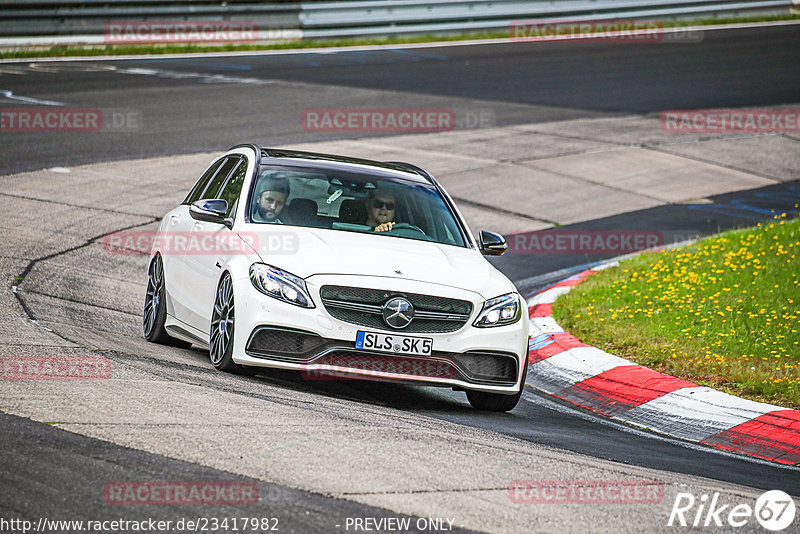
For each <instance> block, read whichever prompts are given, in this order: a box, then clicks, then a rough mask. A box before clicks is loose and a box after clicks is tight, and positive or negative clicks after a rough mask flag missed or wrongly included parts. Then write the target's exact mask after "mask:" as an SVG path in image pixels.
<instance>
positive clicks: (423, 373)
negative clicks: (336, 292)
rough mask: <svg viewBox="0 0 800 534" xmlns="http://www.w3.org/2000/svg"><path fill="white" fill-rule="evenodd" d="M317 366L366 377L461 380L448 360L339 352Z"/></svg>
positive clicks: (322, 358) (321, 358)
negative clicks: (380, 375)
mask: <svg viewBox="0 0 800 534" xmlns="http://www.w3.org/2000/svg"><path fill="white" fill-rule="evenodd" d="M314 363H315V364H322V365H331V366H336V367H343V368H345V369H353V370H358V371H362V372H364V374H366V375H371V374H373V375H374V374H377V373H389V374H395V375H408V376H418V377H423V378H445V379H455V378H461V377H460V376H459V373H458V370H457V369H456V367H455V366H454V365H453V364H452V363H451V362H449V361H447V360H439V359H432V358H418V357H414V356H396V355H391V356H389V355H387V356H382V355H379V354H371V353H363V352H357V351H349V350H337V351H334V352H331V353H329V354H326V355H324V356H321V357H319V358H317V359H316V360H314Z"/></svg>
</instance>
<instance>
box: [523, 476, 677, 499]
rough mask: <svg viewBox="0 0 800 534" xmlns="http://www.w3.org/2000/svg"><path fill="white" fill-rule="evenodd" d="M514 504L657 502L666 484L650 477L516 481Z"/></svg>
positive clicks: (661, 496) (662, 497)
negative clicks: (640, 478)
mask: <svg viewBox="0 0 800 534" xmlns="http://www.w3.org/2000/svg"><path fill="white" fill-rule="evenodd" d="M508 498H509V499H510V500H511V502H513V503H514V504H656V503H659V502H661V501H662V500H663V499H664V485H663V484H662V483H661V482H655V481H651V480H515V481H514V482H512V483H511V484H510V485H509V486H508Z"/></svg>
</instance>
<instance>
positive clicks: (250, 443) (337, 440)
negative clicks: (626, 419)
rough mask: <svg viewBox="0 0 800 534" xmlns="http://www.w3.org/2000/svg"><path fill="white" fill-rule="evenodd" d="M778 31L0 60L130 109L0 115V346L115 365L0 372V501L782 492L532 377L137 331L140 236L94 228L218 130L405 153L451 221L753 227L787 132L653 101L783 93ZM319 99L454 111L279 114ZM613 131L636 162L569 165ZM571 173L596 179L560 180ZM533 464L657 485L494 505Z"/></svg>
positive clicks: (542, 264)
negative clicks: (358, 127)
mask: <svg viewBox="0 0 800 534" xmlns="http://www.w3.org/2000/svg"><path fill="white" fill-rule="evenodd" d="M797 50H800V26H798V25H785V26H776V27H769V28H753V29H731V30H724V31H710V32H706V33H705V34H704V35H703V39H702V40H701V41H700V42H693V43H685V44H681V43H669V44H667V43H662V44H630V43H629V44H626V43H602V42H594V43H578V42H558V43H504V44H482V45H470V46H436V47H429V48H425V47H420V48H414V47H411V48H394V49H380V50H364V51H351V52H343V51H340V52H330V51H329V52H322V53H318V52H303V53H289V54H268V55H247V56H236V57H188V58H172V59H169V58H148V59H144V58H143V59H136V60H97V59H94V60H87V61H65V62H9V63H0V90H1V91H2V92H0V95H5V96H0V108H2V109H3V110H5V109H9V108H26V107H68V108H76V109H100V110H102V111H103V116H104V117H111V116H115V117H128V122H125V120H123V119H120V123H119V124H116V125H114V126H115V127H114V128H111V127H110V125H107V126H108V128H106V130H104V131H101V132H83V133H75V132H71V133H65V132H62V133H32V132H7V131H4V132H0V142H1V144H0V146H1V147H2V148H0V153H1V154H2V160H1V161H0V183H2V184H3V189H2V191H0V200H2V202H3V206H4V207H5V208H6V212H7V216H6V217H5V218H4V222H3V223H2V227H3V230H2V231H3V234H4V238H3V243H4V252H3V253H2V255H1V257H2V266H3V274H4V276H6V285H7V287H10V286H14V288H15V289H14V292H15V293H16V295H13V294H12V292H11V291H6V292H5V296H4V297H3V298H2V299H0V308H2V315H0V317H2V318H0V354H2V355H3V356H8V355H43V354H77V355H81V354H92V355H101V356H104V357H107V358H109V359H110V360H111V361H112V362H113V365H114V379H113V380H107V381H102V382H104V383H96V384H76V383H68V384H65V383H58V384H53V383H44V382H45V381H37V382H39V383H32V382H25V383H23V382H10V381H9V382H6V381H3V382H0V412H3V414H0V427H2V432H1V433H0V444H2V449H3V450H4V451H5V452H4V454H3V455H2V457H1V458H2V459H0V491H2V496H3V498H2V499H1V500H0V517H2V518H24V519H28V520H31V521H34V522H35V521H37V520H38V519H40V518H42V517H48V518H51V519H56V518H58V519H84V520H91V519H106V518H108V519H110V518H113V517H124V518H131V519H143V518H146V517H153V518H156V517H157V518H161V519H163V520H170V519H171V520H177V519H180V518H186V517H190V516H191V517H194V516H205V517H210V516H215V515H216V516H217V517H233V516H234V515H240V514H241V513H242V507H239V508H237V507H231V506H228V505H215V506H204V507H199V506H197V507H193V506H183V507H181V506H171V507H167V506H151V507H136V506H133V507H131V506H127V507H126V506H113V505H111V504H109V502H108V500H107V499H106V500H104V498H103V488H104V487H105V486H106V485H107V484H109V483H110V482H114V481H143V480H162V481H163V480H172V481H175V480H182V481H187V480H204V481H215V480H223V481H231V480H234V481H245V482H252V483H255V484H257V485H258V487H259V495H260V500H259V502H258V503H257V504H256V505H253V506H251V507H248V508H246V509H245V512H247V514H248V515H256V516H259V517H277V518H279V520H280V529H279V530H280V531H283V532H346V531H348V530H349V531H353V528H352V523H348V522H347V521H348V518H351V519H352V518H353V517H372V518H376V519H377V518H381V517H383V518H388V517H396V518H403V517H406V518H413V519H414V520H416V518H420V517H428V518H450V519H453V520H454V522H453V528H454V529H456V528H462V529H464V530H474V531H486V532H498V531H505V532H522V531H536V532H539V531H542V532H545V531H564V532H585V531H588V530H590V529H591V530H592V531H597V532H619V531H630V532H641V531H646V532H660V531H665V532H667V531H672V530H673V529H671V528H668V527H667V526H666V525H667V519H668V518H669V515H670V509H671V508H672V504H673V501H674V500H675V496H676V494H677V493H678V492H681V491H683V492H685V491H689V492H693V493H694V494H695V495H697V496H699V495H701V494H704V493H705V494H711V493H714V492H719V493H720V494H721V495H722V499H724V500H725V502H729V503H731V504H734V503H737V502H739V501H741V502H750V501H752V500H754V499H755V498H756V497H757V496H758V495H760V494H761V493H762V492H763V491H765V490H769V489H781V490H783V491H786V492H788V493H789V494H791V495H793V496H795V497H800V470H798V469H797V468H795V467H782V466H777V465H774V464H769V463H767V462H763V461H760V460H755V459H750V458H745V457H742V456H737V455H732V454H727V453H724V452H720V451H716V450H713V449H710V448H706V447H700V446H695V445H692V444H689V443H685V442H681V441H680V440H676V439H671V438H668V437H664V436H658V435H654V434H650V433H647V432H645V431H642V430H637V429H633V428H628V427H625V426H623V425H620V424H616V423H613V422H608V421H605V420H601V419H599V418H597V417H595V416H593V415H591V414H589V413H584V412H582V411H579V410H577V409H575V408H573V407H568V406H566V405H563V404H561V403H560V402H558V401H557V400H555V399H553V398H550V397H547V396H544V395H541V394H539V393H537V392H535V391H533V390H529V391H526V392H525V394H524V395H523V398H522V400H521V402H520V404H519V405H518V407H517V408H516V409H514V410H513V411H512V412H510V413H508V414H500V415H498V414H488V413H479V412H476V411H474V410H472V409H471V408H470V407H469V406H468V404H467V403H466V400H465V399H464V396H463V393H459V392H452V391H449V390H444V389H442V390H438V389H426V388H418V387H411V386H405V385H398V384H376V383H361V382H325V383H311V382H306V381H304V380H303V379H302V378H300V377H299V376H296V375H295V374H292V373H283V372H271V371H264V372H262V373H260V374H259V375H258V376H256V377H253V378H244V377H238V376H231V375H225V374H222V373H218V372H216V371H214V370H213V368H212V367H211V366H210V363H209V362H208V359H207V355H206V354H204V353H203V352H202V351H199V350H195V349H175V348H169V347H160V346H154V345H150V344H147V343H146V342H145V341H144V340H142V339H140V338H139V337H138V336H137V328H138V325H139V321H140V319H139V316H138V313H139V312H140V303H141V297H142V295H143V291H144V283H145V279H146V278H145V269H146V264H147V259H146V258H144V257H129V256H109V255H108V254H106V253H104V251H103V247H102V243H101V242H100V241H101V238H102V236H103V235H104V234H105V233H107V232H111V231H115V230H120V229H123V228H142V229H154V228H155V222H156V221H157V220H158V219H159V218H160V217H161V216H162V215H163V213H165V212H166V211H167V210H168V209H170V208H171V207H172V206H173V205H174V204H176V203H177V202H180V200H181V199H182V198H183V196H184V194H185V192H186V191H187V190H188V188H189V187H190V186H191V184H192V183H193V180H194V179H195V178H196V177H197V176H198V175H199V173H200V172H202V170H203V166H204V164H207V163H208V161H209V160H210V157H211V156H212V155H213V154H212V153H219V152H221V151H223V150H225V149H227V148H228V147H229V146H232V145H235V144H238V143H242V142H254V143H257V144H260V145H262V146H302V147H307V148H312V149H313V148H316V149H318V150H319V151H328V150H329V151H338V152H342V151H348V153H347V155H353V156H363V157H378V158H383V159H401V158H402V159H406V160H408V161H410V162H412V163H419V164H421V165H423V166H425V167H426V168H428V169H429V170H431V171H433V174H434V175H436V176H437V177H440V176H441V180H442V183H443V184H444V185H445V186H446V187H447V189H448V191H450V192H451V194H452V195H453V196H454V197H455V198H456V200H457V202H459V204H460V205H461V204H462V203H463V206H464V213H465V216H466V217H467V219H468V221H469V222H470V224H471V226H472V229H473V231H476V230H478V229H479V228H477V227H476V226H475V225H476V224H484V223H485V224H486V225H487V226H489V225H493V226H492V228H497V229H499V230H500V231H502V232H503V233H504V234H513V233H515V232H517V233H518V232H524V231H534V230H540V229H543V228H549V227H552V226H558V228H559V229H564V230H586V231H605V230H608V231H614V230H654V229H657V230H658V231H660V232H661V233H662V235H664V236H665V240H666V239H667V238H669V240H671V241H679V240H681V239H690V238H693V237H697V236H702V235H707V234H710V233H714V232H716V231H718V230H720V229H725V228H732V227H737V226H745V225H752V224H754V223H756V222H758V221H761V220H766V219H768V218H770V217H771V216H772V213H773V210H775V211H796V207H795V205H796V204H797V203H798V202H800V185H799V184H798V178H800V149H798V147H800V136H798V135H797V134H792V133H786V134H723V135H705V136H704V135H699V136H691V137H674V136H673V137H670V136H669V135H666V134H665V133H664V132H662V131H659V128H658V124H659V114H660V113H661V112H662V111H664V110H681V109H702V108H776V109H782V108H794V109H797V106H798V104H797V103H798V102H800V56H798V54H797ZM320 108H326V109H349V108H398V109H399V108H413V109H426V108H435V109H443V108H446V109H452V110H455V113H456V116H457V117H458V118H459V121H462V122H461V123H460V124H459V127H458V128H456V129H455V130H454V131H452V132H445V133H437V134H425V136H427V137H422V136H421V134H406V135H398V133H397V132H393V133H385V132H383V133H381V132H364V131H361V132H320V131H313V130H312V129H309V128H308V127H307V126H308V125H307V124H305V123H304V122H303V119H302V117H303V112H304V110H309V109H320ZM115 113H116V115H114V114H115ZM539 152H541V153H539ZM621 153H622V154H625V155H626V157H628V158H629V159H628V160H626V161H633V162H634V163H633V164H632V166H635V165H636V164H638V163H641V164H642V165H644V166H645V167H644V168H646V169H652V172H653V176H656V178H660V179H661V180H660V181H659V180H651V179H650V176H649V175H647V173H645V172H640V173H634V174H632V175H628V176H625V177H624V178H625V179H624V180H622V179H620V180H619V181H615V182H613V183H612V182H610V181H604V180H603V179H602V178H601V177H597V178H596V177H594V176H593V175H592V173H591V172H589V171H587V170H586V169H591V168H592V166H593V165H595V164H596V165H598V166H597V169H604V168H608V169H610V170H611V171H614V169H617V168H619V167H620V165H618V164H616V163H615V161H616V160H614V159H613V158H614V154H621ZM530 154H534V155H535V157H533V156H531V155H530ZM604 158H605V159H604ZM597 162H602V163H597ZM603 165H607V167H603ZM54 168H55V169H56V170H55V171H53V170H48V169H54ZM60 168H68V169H70V170H71V171H72V172H71V173H64V172H61V171H59V169H60ZM525 172H530V173H531V174H530V176H531V179H530V180H529V181H527V182H526V181H524V180H522V179H520V181H519V182H513V184H516V185H513V188H512V185H510V182H508V183H504V182H503V181H502V179H500V177H502V176H506V175H508V176H511V175H512V174H513V173H523V174H520V176H527V175H525V174H524V173H525ZM515 176H516V175H515ZM698 177H700V178H698ZM581 180H583V181H581ZM648 180H650V181H648ZM704 180H706V181H704ZM693 182H694V183H693ZM526 184H527V185H526ZM531 184H541V185H535V186H534V185H531ZM563 184H567V185H566V186H565V185H563ZM681 184H685V185H681ZM708 184H710V185H708ZM503 187H507V188H508V189H507V190H505V191H504V190H503ZM587 187H590V188H596V189H592V194H591V195H589V194H582V193H581V191H585V189H586V188H587ZM489 190H493V191H491V193H496V194H494V195H493V194H490V191H489ZM694 193H696V194H694ZM506 197H507V198H506ZM573 197H574V198H575V201H574V203H572V202H571V201H570V200H569V199H570V198H573ZM492 228H489V229H492ZM614 255H615V254H613V253H610V252H605V253H598V254H584V253H581V254H576V253H573V254H569V253H562V254H530V253H527V254H514V253H513V250H512V253H511V254H508V255H506V256H504V257H502V258H498V259H497V260H494V259H493V260H492V262H493V263H494V264H495V265H496V266H497V267H498V268H499V269H500V270H502V271H504V272H505V273H506V274H508V276H509V277H510V278H512V280H514V281H515V282H516V283H517V284H518V287H519V288H520V289H521V290H522V291H523V292H524V293H529V292H532V291H534V290H536V289H538V288H542V287H544V286H546V285H547V284H548V283H550V282H554V281H556V280H558V279H559V278H563V277H564V276H567V275H569V274H571V273H573V272H575V271H577V270H580V269H582V268H583V266H585V265H587V264H592V263H594V262H597V261H600V260H603V259H605V258H608V257H612V256H614ZM31 320H35V322H31ZM98 382H100V381H98ZM42 423H48V424H47V425H45V424H42ZM531 479H534V480H571V479H576V480H586V479H597V480H620V479H624V480H627V479H637V480H655V481H658V482H659V483H660V484H662V486H663V488H664V497H663V499H662V500H661V501H660V502H658V503H651V504H637V505H628V506H624V505H586V506H583V507H580V508H579V507H577V506H576V505H574V504H561V505H531V504H514V503H512V502H511V501H510V499H509V490H508V487H509V484H511V483H512V482H513V481H515V480H531ZM737 499H738V501H737ZM751 504H752V503H751ZM637 507H638V508H637ZM415 524H416V523H415ZM444 524H445V525H446V524H447V522H446V521H445V523H444ZM348 525H350V527H349V528H348ZM423 525H424V526H428V525H427V523H424V524H423ZM417 529H418V530H421V531H431V529H430V528H419V525H418V526H417ZM741 530H742V531H756V530H758V525H757V523H755V522H754V521H753V522H751V523H750V524H749V525H748V526H746V527H744V529H741ZM53 531H55V530H53Z"/></svg>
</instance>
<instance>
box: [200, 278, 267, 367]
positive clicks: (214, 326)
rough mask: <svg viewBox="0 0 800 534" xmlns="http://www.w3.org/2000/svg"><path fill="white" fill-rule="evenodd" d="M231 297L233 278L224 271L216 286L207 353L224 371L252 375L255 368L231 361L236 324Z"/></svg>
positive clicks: (212, 362) (215, 365)
mask: <svg viewBox="0 0 800 534" xmlns="http://www.w3.org/2000/svg"><path fill="white" fill-rule="evenodd" d="M235 310H236V308H235V306H234V299H233V280H231V275H230V274H229V273H225V274H224V275H223V276H222V279H220V281H219V285H218V286H217V295H216V297H214V309H213V311H212V312H211V332H210V333H209V337H208V355H209V357H210V358H211V364H212V365H213V366H214V367H216V368H217V369H219V370H220V371H225V372H226V373H235V374H239V375H254V374H255V373H256V372H257V369H256V368H253V367H247V366H244V365H239V364H238V363H234V361H233V334H234V328H235V326H236V321H235V319H236V318H235V313H234V312H235Z"/></svg>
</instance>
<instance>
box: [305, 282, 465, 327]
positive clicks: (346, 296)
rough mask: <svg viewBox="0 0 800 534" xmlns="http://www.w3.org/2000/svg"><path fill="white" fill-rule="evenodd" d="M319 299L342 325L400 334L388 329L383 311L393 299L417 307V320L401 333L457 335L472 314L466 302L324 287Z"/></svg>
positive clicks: (362, 289) (366, 289)
mask: <svg viewBox="0 0 800 534" xmlns="http://www.w3.org/2000/svg"><path fill="white" fill-rule="evenodd" d="M320 297H321V298H322V304H323V305H324V306H325V309H326V310H327V311H328V313H330V314H331V315H332V316H333V317H335V318H337V319H339V320H340V321H345V322H347V323H352V324H357V325H360V326H366V327H368V328H374V329H379V330H389V331H391V332H397V331H398V330H395V329H393V328H390V327H389V326H387V325H386V323H385V322H384V320H383V316H382V307H383V305H384V304H385V303H386V302H387V301H388V300H389V299H391V298H393V297H404V298H405V299H407V300H408V301H409V302H410V303H411V304H412V305H413V306H414V310H415V317H414V320H412V321H411V323H410V324H409V325H408V326H406V327H405V328H403V329H402V332H414V333H425V334H436V333H445V332H455V331H456V330H458V329H460V328H461V327H462V326H464V324H466V322H467V321H468V320H469V316H470V314H471V313H472V303H471V302H469V301H467V300H459V299H451V298H446V297H437V296H433V295H421V294H418V293H405V292H398V291H387V290H383V289H370V288H361V287H346V286H322V288H320Z"/></svg>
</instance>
